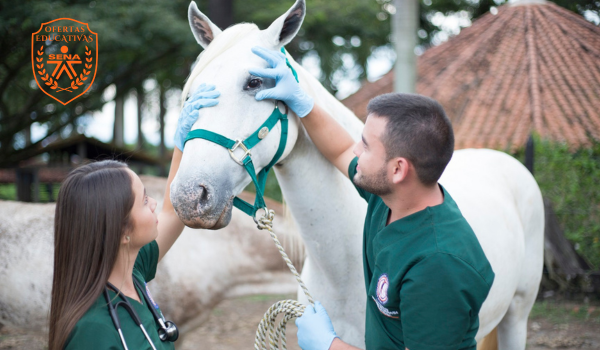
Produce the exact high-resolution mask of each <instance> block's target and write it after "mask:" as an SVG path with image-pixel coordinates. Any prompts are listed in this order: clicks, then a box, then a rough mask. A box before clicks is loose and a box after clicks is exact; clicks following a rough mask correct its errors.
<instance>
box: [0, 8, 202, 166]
mask: <svg viewBox="0 0 600 350" xmlns="http://www.w3.org/2000/svg"><path fill="white" fill-rule="evenodd" d="M0 6H1V7H0V49H1V52H2V53H3V54H2V55H1V56H0V166H1V165H8V164H13V163H14V162H17V161H19V160H20V159H24V158H26V157H27V156H28V155H29V154H31V153H32V152H34V151H35V149H36V148H38V147H39V146H40V144H42V143H43V142H44V141H45V139H46V138H47V137H56V135H57V133H58V132H59V131H60V130H62V129H63V128H64V127H65V126H67V125H71V124H73V123H75V122H76V121H77V119H78V118H80V117H81V116H82V115H84V114H85V113H86V112H88V111H95V110H99V109H101V108H102V106H103V104H104V103H106V102H107V101H104V100H102V92H103V91H104V89H105V88H106V87H107V86H109V85H110V84H115V85H116V87H117V95H124V94H126V93H128V92H129V90H130V89H132V88H135V87H139V86H141V84H142V82H143V81H144V80H145V79H147V78H149V77H151V76H156V77H157V78H159V79H162V80H170V81H173V82H174V83H177V82H183V80H184V79H185V77H186V75H187V74H188V69H189V68H188V67H189V66H190V65H191V63H192V62H193V60H194V58H195V56H196V55H197V54H198V47H197V44H196V43H195V41H194V39H193V37H192V36H191V35H190V29H189V25H188V24H187V16H186V14H187V6H186V4H185V3H184V2H183V1H180V2H177V3H176V2H171V1H165V0H148V1H119V0H103V1H98V2H96V1H81V0H78V1H77V0H76V1H68V2H67V1H33V2H25V1H21V2H10V4H8V2H6V1H5V2H3V3H2V5H0ZM63 17H67V18H73V19H77V20H79V21H81V22H84V23H89V27H90V29H91V30H92V31H94V32H96V33H98V50H99V55H98V74H97V76H96V79H95V81H94V84H93V86H92V88H91V89H90V91H89V93H86V94H85V95H84V96H81V97H80V98H78V99H77V100H75V101H74V102H72V103H70V104H68V105H67V106H63V105H62V104H59V103H57V102H55V101H54V100H52V99H50V98H49V97H48V96H46V95H45V94H44V93H43V92H42V91H41V90H39V88H38V87H37V85H36V84H35V82H34V81H33V75H32V71H31V33H33V32H36V31H37V30H38V29H39V28H40V25H41V24H42V23H44V22H48V21H51V20H53V19H56V18H63ZM162 80H159V81H162ZM33 123H39V124H40V125H44V126H45V127H46V128H47V130H48V132H47V135H46V137H43V138H42V139H40V140H39V141H37V142H35V143H33V144H31V145H29V146H26V145H25V143H24V140H23V139H22V137H21V139H19V136H21V134H20V132H21V131H23V130H25V129H27V128H30V127H31V125H32V124H33Z"/></svg>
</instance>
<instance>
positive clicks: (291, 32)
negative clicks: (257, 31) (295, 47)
mask: <svg viewBox="0 0 600 350" xmlns="http://www.w3.org/2000/svg"><path fill="white" fill-rule="evenodd" d="M305 14H306V2H305V1H304V0H296V3H295V4H294V5H293V6H292V7H291V8H290V9H289V10H288V11H287V12H286V13H284V14H283V15H282V16H281V17H279V18H277V19H276V20H275V21H274V22H273V23H271V25H270V26H269V28H267V29H265V30H264V32H265V33H267V35H268V37H269V38H272V39H271V40H273V43H274V44H275V46H279V47H281V46H285V45H287V44H288V43H289V42H290V41H292V39H294V37H295V36H296V34H297V33H298V30H300V26H301V25H302V21H303V20H304V15H305Z"/></svg>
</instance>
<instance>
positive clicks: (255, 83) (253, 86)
mask: <svg viewBox="0 0 600 350" xmlns="http://www.w3.org/2000/svg"><path fill="white" fill-rule="evenodd" d="M261 85H262V80H260V79H252V80H250V81H249V82H248V88H250V89H256V88H258V87H260V86H261Z"/></svg>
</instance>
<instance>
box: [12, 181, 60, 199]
mask: <svg viewBox="0 0 600 350" xmlns="http://www.w3.org/2000/svg"><path fill="white" fill-rule="evenodd" d="M59 189H60V184H58V183H54V184H52V188H51V191H52V193H53V198H54V201H56V198H57V197H58V190H59ZM49 194H50V193H49V191H48V188H47V187H46V184H45V183H40V192H39V202H40V203H48V202H50V196H49ZM0 199H2V200H9V201H15V200H17V188H16V186H15V184H0Z"/></svg>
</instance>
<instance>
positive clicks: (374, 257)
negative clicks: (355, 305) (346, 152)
mask: <svg viewBox="0 0 600 350" xmlns="http://www.w3.org/2000/svg"><path fill="white" fill-rule="evenodd" d="M357 162H358V158H355V159H354V160H353V161H352V162H351V163H350V166H349V168H348V175H349V177H350V179H353V178H354V175H355V174H356V165H357ZM440 188H441V190H442V191H443V195H444V202H443V203H442V204H440V205H436V206H433V207H427V208H425V209H423V210H421V211H419V212H416V213H414V214H411V215H409V216H406V217H404V218H402V219H400V220H396V221H394V222H391V223H390V224H389V225H387V226H386V222H387V218H388V215H389V212H390V209H389V207H388V206H386V205H385V203H384V202H383V200H382V199H381V198H380V197H378V196H376V195H374V194H371V193H369V192H366V191H365V190H363V189H360V188H358V187H356V189H357V190H358V192H359V193H360V195H361V197H363V198H364V199H365V200H366V201H367V202H368V203H369V204H368V209H367V216H366V219H365V226H364V231H363V266H364V274H365V287H366V290H367V316H366V327H365V343H366V346H367V349H368V350H374V349H377V350H381V349H402V350H404V349H405V348H408V349H410V350H425V349H426V350H457V349H469V350H471V349H472V350H475V349H476V345H477V343H476V341H475V334H476V333H477V330H478V329H479V310H480V308H481V304H483V302H484V300H485V298H486V297H487V295H488V293H489V291H490V288H491V286H492V282H493V281H494V272H493V271H492V267H491V266H490V264H489V262H488V260H487V258H486V257H485V254H484V252H483V250H482V249H481V246H480V245H479V242H478V241H477V237H476V236H475V233H474V232H473V229H472V228H471V226H469V224H468V223H467V221H466V220H465V218H464V217H463V216H462V214H461V212H460V210H459V209H458V206H457V205H456V203H455V202H454V200H453V199H452V197H451V196H450V194H449V193H448V192H447V191H446V190H445V189H444V188H443V187H442V186H441V185H440Z"/></svg>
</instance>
